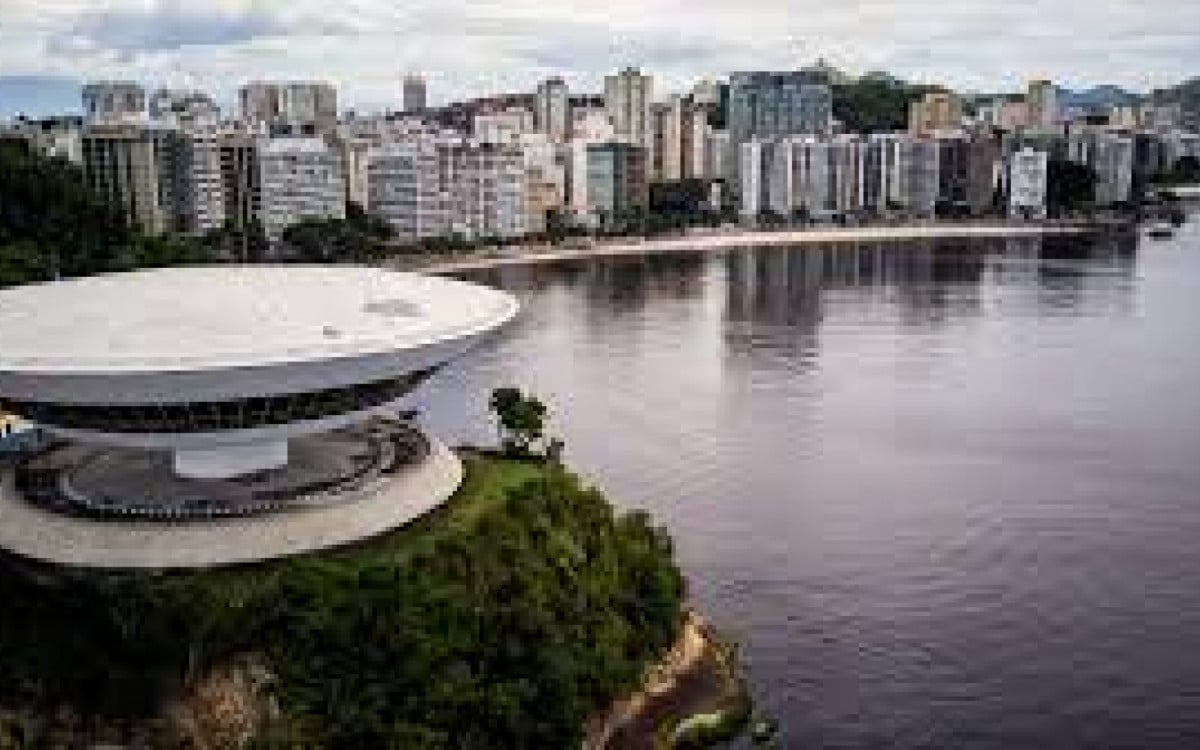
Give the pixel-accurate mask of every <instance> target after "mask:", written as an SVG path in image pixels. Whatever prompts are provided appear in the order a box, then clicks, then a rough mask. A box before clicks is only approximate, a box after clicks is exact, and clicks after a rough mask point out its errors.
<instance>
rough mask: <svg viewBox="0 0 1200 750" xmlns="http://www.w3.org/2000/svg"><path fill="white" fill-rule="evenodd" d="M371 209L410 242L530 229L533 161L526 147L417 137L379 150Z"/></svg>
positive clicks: (370, 176) (371, 172)
mask: <svg viewBox="0 0 1200 750" xmlns="http://www.w3.org/2000/svg"><path fill="white" fill-rule="evenodd" d="M367 189H368V193H369V196H370V198H369V201H370V205H371V212H372V213H373V214H375V215H377V216H379V217H381V218H383V219H384V220H386V221H387V222H388V223H389V224H391V225H392V227H393V228H394V229H395V230H396V233H397V235H398V236H399V237H401V238H403V239H420V238H426V237H436V236H444V235H448V234H459V235H462V236H465V237H472V238H477V237H517V236H520V235H522V234H524V233H525V232H526V217H527V213H526V212H527V210H528V206H527V195H526V171H525V161H524V156H523V154H522V151H521V149H520V148H519V147H517V146H513V145H498V144H494V143H480V142H478V141H474V140H469V139H463V138H417V139H411V140H407V141H404V142H400V143H390V144H386V145H383V146H380V147H379V148H376V149H372V151H371V152H370V154H369V156H368V168H367Z"/></svg>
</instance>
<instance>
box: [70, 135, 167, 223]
mask: <svg viewBox="0 0 1200 750" xmlns="http://www.w3.org/2000/svg"><path fill="white" fill-rule="evenodd" d="M180 154H181V150H180V143H179V134H178V133H177V132H176V131H174V130H171V129H168V128H160V127H151V126H148V125H138V124H133V123H125V124H104V125H93V126H92V127H90V128H88V129H86V130H85V131H84V133H83V138H82V157H83V172H84V177H85V179H86V180H87V183H88V186H89V188H90V189H91V190H92V192H93V193H95V194H97V195H99V196H101V197H102V198H103V199H104V200H105V201H107V202H108V203H109V204H110V205H113V206H118V207H120V208H121V209H122V210H123V211H124V213H125V216H126V218H127V219H128V220H129V221H130V223H131V224H133V225H134V226H136V227H138V228H139V229H141V230H142V231H143V232H145V233H147V234H162V233H164V232H168V231H175V230H179V229H182V226H181V225H182V223H183V222H182V215H183V211H182V208H181V206H182V204H183V195H182V189H181V188H182V184H181V183H182V181H181V177H182V174H183V170H182V168H181V167H182V165H181V164H180V163H179V159H180Z"/></svg>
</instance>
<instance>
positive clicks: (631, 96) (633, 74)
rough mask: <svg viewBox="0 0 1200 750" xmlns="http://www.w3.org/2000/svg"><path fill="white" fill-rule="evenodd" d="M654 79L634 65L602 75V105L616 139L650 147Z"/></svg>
mask: <svg viewBox="0 0 1200 750" xmlns="http://www.w3.org/2000/svg"><path fill="white" fill-rule="evenodd" d="M653 96H654V79H653V78H652V77H651V76H648V75H642V73H641V71H639V70H638V69H637V68H626V69H625V70H622V71H621V72H619V73H617V74H615V75H610V76H605V77H604V108H605V111H606V112H607V113H608V118H609V120H611V121H612V126H613V133H614V135H615V136H616V137H617V139H618V140H621V141H624V142H626V143H632V144H634V145H638V146H643V147H645V148H650V102H651V101H652V100H653Z"/></svg>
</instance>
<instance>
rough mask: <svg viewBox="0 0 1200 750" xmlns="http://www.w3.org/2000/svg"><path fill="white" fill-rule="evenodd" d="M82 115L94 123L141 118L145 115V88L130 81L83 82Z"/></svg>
mask: <svg viewBox="0 0 1200 750" xmlns="http://www.w3.org/2000/svg"><path fill="white" fill-rule="evenodd" d="M83 116H84V118H86V119H87V121H88V122H89V123H96V124H112V123H119V122H123V121H129V120H137V119H142V118H144V117H145V116H146V90H145V89H143V88H142V87H141V86H140V85H139V84H136V83H132V82H130V81H97V82H95V83H88V84H85V85H84V87H83Z"/></svg>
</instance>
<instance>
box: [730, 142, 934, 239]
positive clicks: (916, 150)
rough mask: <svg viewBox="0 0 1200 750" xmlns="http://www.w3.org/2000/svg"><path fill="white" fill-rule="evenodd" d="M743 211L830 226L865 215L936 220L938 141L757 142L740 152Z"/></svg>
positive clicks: (746, 146) (745, 145) (746, 213)
mask: <svg viewBox="0 0 1200 750" xmlns="http://www.w3.org/2000/svg"><path fill="white" fill-rule="evenodd" d="M740 151H741V159H740V169H741V176H740V187H741V191H742V192H741V196H740V199H741V201H740V203H741V213H742V214H743V215H744V216H748V217H753V216H758V215H760V214H762V213H763V212H764V211H767V210H769V211H771V212H772V213H775V214H777V215H779V216H785V217H794V218H799V217H804V218H807V219H812V220H817V221H824V220H832V219H836V218H838V217H845V216H856V215H861V214H866V213H871V214H883V213H891V212H903V213H905V214H907V215H910V216H915V217H920V218H925V217H932V216H933V215H934V210H935V207H936V200H937V195H938V168H939V164H938V148H937V143H936V142H934V141H929V140H923V139H913V138H911V137H909V136H907V135H903V134H881V135H872V136H868V137H865V138H864V137H860V136H850V135H843V136H837V137H832V138H830V137H817V136H811V135H810V136H804V135H800V136H787V137H783V138H776V139H770V140H767V139H757V138H755V139H752V140H751V141H749V142H747V143H744V144H742V147H741V149H740Z"/></svg>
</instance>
